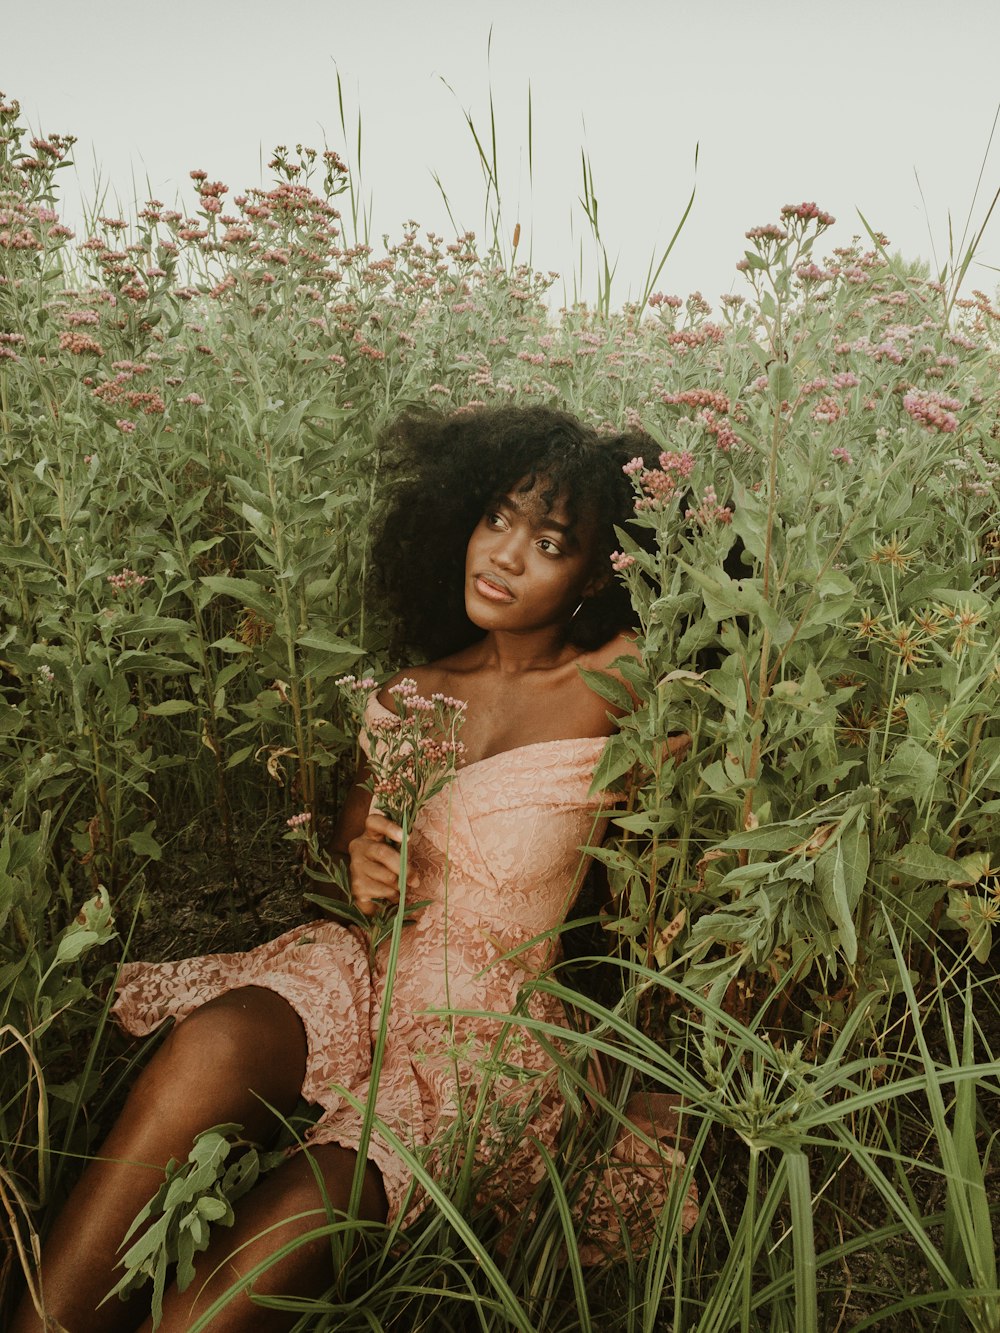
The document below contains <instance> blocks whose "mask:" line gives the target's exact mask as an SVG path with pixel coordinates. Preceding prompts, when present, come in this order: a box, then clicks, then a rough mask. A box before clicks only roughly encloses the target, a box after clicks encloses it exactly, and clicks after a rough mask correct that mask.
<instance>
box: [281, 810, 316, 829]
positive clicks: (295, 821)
mask: <svg viewBox="0 0 1000 1333" xmlns="http://www.w3.org/2000/svg"><path fill="white" fill-rule="evenodd" d="M311 819H312V815H311V814H310V812H309V811H308V810H302V811H300V812H299V814H297V815H291V816H290V817H289V818H288V819H286V820H285V823H286V824H287V825H288V827H289V828H292V829H295V828H302V827H303V825H305V824H308V823H309V822H310V820H311Z"/></svg>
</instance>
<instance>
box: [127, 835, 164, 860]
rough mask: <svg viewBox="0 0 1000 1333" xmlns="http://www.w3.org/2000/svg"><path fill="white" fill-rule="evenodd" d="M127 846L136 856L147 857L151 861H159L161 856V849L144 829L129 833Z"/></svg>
mask: <svg viewBox="0 0 1000 1333" xmlns="http://www.w3.org/2000/svg"><path fill="white" fill-rule="evenodd" d="M128 845H129V846H130V847H131V848H132V850H133V852H135V853H136V855H137V856H148V857H149V859H150V860H151V861H159V859H160V857H161V856H162V855H163V848H162V847H161V846H160V844H159V843H158V842H157V841H156V839H155V838H154V837H153V835H152V834H151V833H149V832H148V831H147V830H145V829H139V830H137V831H136V832H135V833H130V834H129V835H128Z"/></svg>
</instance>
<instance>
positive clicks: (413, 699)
mask: <svg viewBox="0 0 1000 1333" xmlns="http://www.w3.org/2000/svg"><path fill="white" fill-rule="evenodd" d="M337 684H338V685H339V686H340V688H341V689H342V690H343V692H344V696H345V699H346V702H347V706H348V709H349V710H350V712H351V713H352V715H353V716H354V718H355V720H356V721H357V723H358V725H359V726H363V727H364V728H365V730H366V731H367V732H368V735H369V737H370V738H371V741H372V746H371V755H370V757H369V767H370V769H371V777H370V778H369V784H368V785H369V790H370V791H371V792H372V795H373V796H374V797H375V799H376V801H377V802H378V805H379V809H380V810H382V812H383V813H384V814H385V815H387V816H388V818H389V819H392V820H394V821H395V823H397V824H401V825H402V824H404V823H405V825H406V826H407V827H409V826H411V825H412V824H413V821H414V820H415V819H416V817H417V815H418V814H419V812H420V810H421V809H422V808H423V807H424V806H425V805H426V804H427V802H428V801H429V800H431V798H432V797H434V796H436V795H437V794H438V792H440V791H442V790H443V789H444V788H445V787H446V786H447V784H448V783H449V782H450V781H451V779H452V778H453V777H454V776H455V770H456V768H457V766H458V764H459V763H460V762H461V758H462V756H463V754H464V753H465V746H464V745H463V744H462V742H461V741H460V740H457V739H456V733H457V732H458V729H459V728H460V727H461V725H462V723H463V722H464V721H465V704H464V702H463V701H462V700H461V699H453V698H452V697H451V695H447V694H432V695H431V696H430V698H425V697H424V696H423V695H422V694H420V693H419V691H418V689H417V684H416V681H414V680H411V679H409V677H407V678H405V679H403V680H401V681H399V683H398V684H396V685H393V686H392V687H391V689H390V690H389V695H390V697H391V698H392V705H393V710H394V714H395V715H393V713H390V714H388V715H387V716H385V717H378V718H374V719H372V718H370V717H367V716H366V712H367V708H368V703H369V700H370V699H371V697H372V695H373V694H374V693H375V691H376V690H377V688H378V686H377V685H376V683H375V681H374V680H373V679H372V677H371V676H365V677H363V678H362V679H361V680H358V679H357V678H356V677H354V676H343V677H341V679H340V680H338V681H337Z"/></svg>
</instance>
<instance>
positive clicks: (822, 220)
mask: <svg viewBox="0 0 1000 1333" xmlns="http://www.w3.org/2000/svg"><path fill="white" fill-rule="evenodd" d="M781 216H782V217H783V218H788V219H792V218H797V219H798V220H799V221H800V222H812V221H815V222H816V223H817V224H818V225H819V226H820V227H832V226H833V224H834V223H835V222H836V220H837V219H836V218H835V217H832V216H831V215H830V214H829V213H824V212H823V210H822V209H821V208H818V207H817V206H816V204H814V203H806V204H786V205H785V206H784V208H783V209H782V210H781Z"/></svg>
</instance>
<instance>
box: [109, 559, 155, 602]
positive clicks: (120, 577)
mask: <svg viewBox="0 0 1000 1333" xmlns="http://www.w3.org/2000/svg"><path fill="white" fill-rule="evenodd" d="M148 582H149V579H148V578H147V576H146V575H145V574H137V573H136V572H135V570H134V569H129V567H128V566H127V565H126V566H125V568H124V569H122V570H121V572H120V573H118V574H109V575H108V583H110V585H111V591H112V592H113V593H114V595H115V596H116V597H117V596H118V594H119V593H120V592H125V591H126V590H127V589H129V588H141V587H142V586H143V584H145V583H148Z"/></svg>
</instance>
